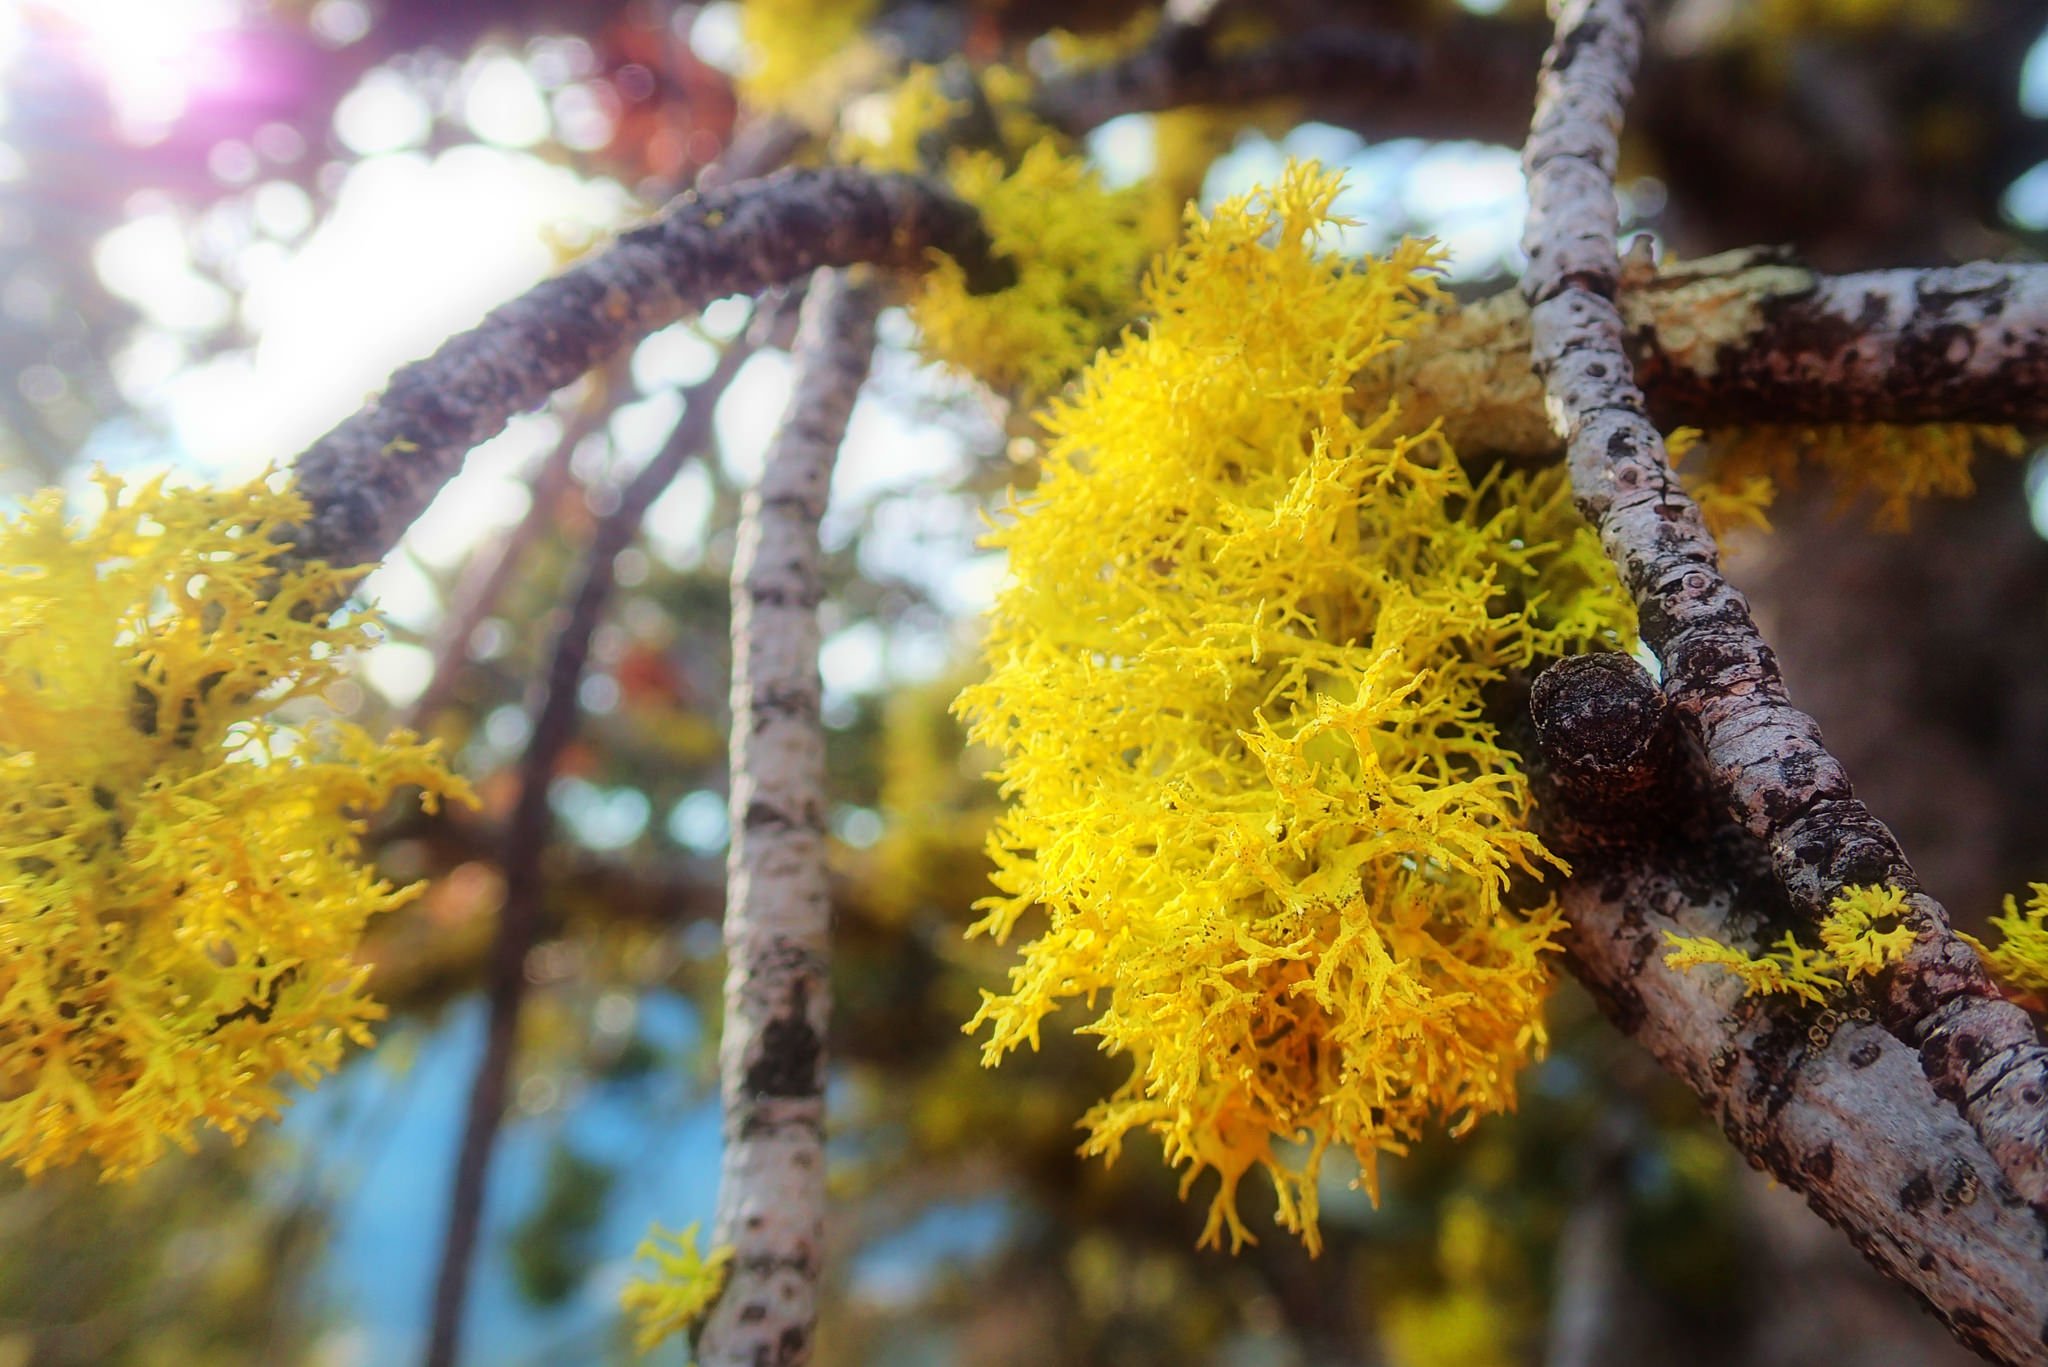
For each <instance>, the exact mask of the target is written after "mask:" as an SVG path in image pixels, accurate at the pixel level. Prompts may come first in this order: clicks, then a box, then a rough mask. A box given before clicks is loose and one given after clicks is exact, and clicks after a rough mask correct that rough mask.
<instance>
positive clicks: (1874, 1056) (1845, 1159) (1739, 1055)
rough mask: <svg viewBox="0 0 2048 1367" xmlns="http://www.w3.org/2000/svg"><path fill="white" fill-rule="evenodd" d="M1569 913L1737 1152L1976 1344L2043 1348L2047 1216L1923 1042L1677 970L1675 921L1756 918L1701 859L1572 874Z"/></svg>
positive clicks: (1573, 949)
mask: <svg viewBox="0 0 2048 1367" xmlns="http://www.w3.org/2000/svg"><path fill="white" fill-rule="evenodd" d="M1564 909H1565V912H1566V916H1567V919H1568V920H1569V923H1570V928H1569V929H1568V930H1567V931H1566V932H1565V935H1564V937H1563V941H1564V946H1565V950H1566V952H1567V955H1568V957H1569V962H1570V964H1571V966H1572V971H1573V972H1574V973H1576V974H1577V975H1578V977H1579V978H1580V980H1581V981H1582V982H1584V983H1585V984H1586V986H1587V988H1588V989H1589V990H1590V991H1591V992H1592V994H1593V996H1594V997H1595V998H1596V999H1598V1000H1599V1001H1600V1003H1601V1005H1602V1008H1603V1009H1604V1010H1605V1011H1606V1014H1607V1015H1608V1017H1609V1019H1611V1020H1612V1021H1613V1022H1614V1024H1615V1025H1616V1026H1617V1027H1618V1028H1620V1029H1621V1030H1622V1031H1623V1032H1624V1033H1626V1034H1629V1035H1632V1036H1634V1037H1635V1038H1636V1039H1637V1040H1638V1041H1639V1042H1641V1043H1642V1044H1643V1045H1644V1047H1646V1048H1647V1049H1648V1050H1649V1051H1650V1053H1651V1054H1652V1055H1653V1056H1654V1057H1655V1058H1656V1059H1657V1061H1658V1062H1659V1063H1660V1064H1662V1065H1663V1066H1664V1067H1665V1068H1666V1069H1667V1070H1669V1071H1670V1072H1672V1073H1674V1074H1676V1075H1677V1076H1678V1077H1679V1078H1680V1079H1681V1080H1682V1081H1684V1082H1685V1083H1686V1085H1687V1086H1689V1087H1691V1088H1692V1090H1693V1091H1694V1092H1695V1093H1696V1094H1698V1096H1699V1098H1700V1100H1701V1101H1702V1102H1703V1103H1705V1105H1706V1106H1707V1109H1708V1110H1709V1111H1711V1112H1712V1113H1713V1114H1714V1116H1715V1117H1716V1118H1717V1119H1718V1120H1719V1121H1720V1123H1721V1126H1722V1128H1723V1129H1724V1130H1725V1131H1726V1132H1727V1135H1728V1138H1729V1139H1730V1140H1731V1141H1733V1142H1734V1144H1735V1146H1736V1147H1737V1148H1738V1149H1740V1150H1741V1151H1742V1152H1743V1153H1744V1154H1746V1155H1748V1156H1749V1157H1750V1159H1751V1161H1753V1162H1758V1163H1761V1164H1762V1165H1764V1166H1765V1167H1767V1168H1768V1169H1769V1170H1770V1172H1771V1174H1772V1175H1773V1176H1774V1177H1776V1178H1777V1180H1778V1181H1780V1182H1782V1183H1784V1184H1785V1185H1787V1186H1789V1187H1791V1188H1792V1189H1794V1190H1795V1191H1798V1192H1801V1193H1803V1194H1804V1195H1805V1197H1806V1200H1807V1204H1808V1205H1810V1206H1811V1207H1813V1209H1814V1210H1815V1211H1816V1212H1817V1213H1819V1214H1820V1216H1821V1217H1822V1218H1823V1219H1825V1220H1827V1221H1828V1222H1829V1223H1830V1224H1833V1225H1835V1226H1837V1227H1838V1228H1840V1229H1841V1230H1842V1232H1843V1233H1845V1234H1847V1235H1848V1236H1849V1239H1850V1241H1851V1242H1853V1243H1854V1244H1855V1245H1856V1247H1857V1248H1858V1249H1860V1250H1862V1252H1863V1254H1864V1256H1866V1257H1867V1258H1869V1259H1870V1261H1871V1262H1873V1263H1875V1264H1876V1265H1877V1266H1878V1268H1879V1269H1881V1270H1882V1271H1884V1272H1885V1273H1886V1274H1888V1275H1889V1276H1890V1277H1892V1278H1893V1279H1894V1280H1896V1281H1898V1282H1901V1283H1903V1284H1904V1285H1906V1286H1908V1287H1910V1288H1911V1289H1912V1290H1913V1291H1914V1292H1915V1293H1917V1294H1918V1295H1919V1296H1920V1297H1921V1298H1922V1299H1923V1300H1924V1301H1925V1302H1926V1303H1927V1305H1928V1307H1929V1308H1930V1309H1931V1310H1933V1311H1934V1313H1935V1314H1936V1315H1938V1316H1939V1317H1940V1318H1941V1319H1942V1320H1943V1322H1944V1323H1946V1324H1947V1325H1948V1327H1949V1329H1950V1330H1951V1331H1952V1332H1953V1333H1954V1334H1955V1335H1956V1337H1957V1338H1958V1339H1960V1340H1961V1341H1962V1342H1963V1343H1965V1344H1967V1345H1969V1346H1970V1347H1971V1348H1974V1349H1976V1350H1977V1351H1978V1352H1981V1353H1985V1354H1986V1355H1988V1356H1992V1357H1995V1358H1997V1359H1998V1360H2000V1361H2003V1362H2010V1363H2040V1362H2043V1361H2048V1351H2044V1349H2043V1346H2042V1341H2041V1340H2042V1325H2043V1324H2044V1323H2048V1262H2044V1261H2043V1258H2042V1253H2041V1250H2042V1238H2043V1235H2042V1224H2041V1220H2040V1218H2039V1217H2038V1216H2037V1215H2036V1214H2035V1212H2034V1210H2033V1209H2032V1208H2031V1207H2030V1206H2029V1205H2028V1204H2027V1203H2026V1201H2024V1200H2023V1199H2022V1198H2021V1197H2020V1196H2019V1195H2018V1194H2017V1193H2015V1192H2014V1191H2013V1189H2012V1187H2011V1186H2010V1185H2009V1184H2008V1183H2007V1182H2006V1181H2005V1180H2004V1178H2003V1176H2002V1175H2001V1173H2000V1171H1999V1165H1998V1164H1997V1163H1995V1162H1994V1161H1993V1160H1992V1157H1991V1155H1990V1154H1989V1153H1987V1152H1986V1151H1985V1148H1984V1145H1983V1143H1982V1142H1981V1141H1980V1140H1979V1139H1978V1137H1977V1135H1976V1134H1975V1133H1974V1132H1973V1131H1972V1130H1971V1128H1970V1127H1969V1125H1967V1124H1965V1123H1964V1122H1963V1120H1962V1119H1961V1118H1960V1117H1959V1116H1957V1115H1956V1113H1955V1109H1954V1107H1953V1106H1951V1105H1950V1104H1948V1102H1947V1101H1945V1100H1944V1099H1943V1098H1941V1097H1939V1096H1937V1095H1936V1094H1935V1092H1934V1089H1933V1087H1932V1086H1931V1085H1930V1084H1929V1082H1928V1080H1927V1077H1926V1075H1925V1074H1924V1073H1923V1072H1922V1071H1921V1069H1920V1066H1919V1061H1918V1059H1917V1058H1915V1056H1914V1051H1913V1050H1912V1049H1911V1048H1910V1047H1908V1046H1907V1045H1905V1044H1903V1043H1901V1042H1900V1041H1899V1040H1898V1039H1896V1038H1895V1037H1894V1036H1892V1035H1891V1034H1890V1033H1889V1032H1888V1031H1886V1030H1884V1029H1882V1028H1879V1027H1878V1026H1876V1025H1874V1024H1868V1023H1865V1022H1862V1021H1859V1020H1856V1019H1854V1018H1851V1019H1848V1020H1846V1021H1844V1022H1842V1023H1840V1024H1838V1025H1836V1026H1835V1028H1834V1029H1832V1030H1829V1029H1828V1028H1826V1025H1825V1024H1824V1023H1823V1019H1822V1018H1819V1017H1818V1016H1817V1015H1816V1017H1815V1019H1812V1020H1803V1019H1800V1018H1799V1017H1798V1016H1797V1015H1795V1014H1794V1013H1792V1012H1790V1011H1787V1010H1785V1009H1783V1008H1782V1007H1781V1006H1780V1005H1779V1004H1777V1003H1766V1002H1763V1001H1759V1000H1757V999H1754V998H1752V999H1749V1000H1747V1001H1744V1000H1741V999H1740V993H1741V988H1740V986H1739V985H1738V984H1736V983H1734V982H1733V981H1732V980H1731V979H1729V978H1728V977H1727V976H1726V975H1722V974H1713V973H1704V972H1697V971H1691V972H1688V971H1686V970H1682V969H1672V968H1667V967H1665V965H1664V950H1665V945H1664V935H1665V934H1666V932H1675V933H1678V934H1685V935H1702V934H1707V935H1714V936H1717V937H1727V936H1729V935H1730V934H1731V932H1739V930H1740V928H1741V926H1742V925H1743V923H1744V920H1745V918H1744V917H1743V915H1742V914H1741V905H1740V903H1739V902H1738V901H1737V900H1736V899H1735V896H1734V892H1733V890H1732V889H1731V888H1730V887H1729V886H1728V885H1727V883H1726V880H1725V875H1724V874H1721V873H1719V872H1717V871H1716V870H1715V869H1714V868H1713V867H1712V866H1711V865H1709V864H1708V863H1707V862H1706V861H1690V862H1677V861H1675V860H1674V861H1673V862H1668V863H1658V864H1654V865H1651V864H1642V863H1638V864H1635V865H1633V866H1615V867H1613V868H1611V869H1610V870H1608V871H1606V872H1604V873H1603V874H1601V875H1599V876H1595V877H1582V878H1576V879H1573V880H1572V881H1571V882H1570V883H1569V884H1567V886H1566V889H1565V894H1564ZM1752 919H1753V918H1752ZM1738 938H1739V936H1738ZM1809 1014H1815V1013H1809ZM1830 1014H1834V1013H1830Z"/></svg>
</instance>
